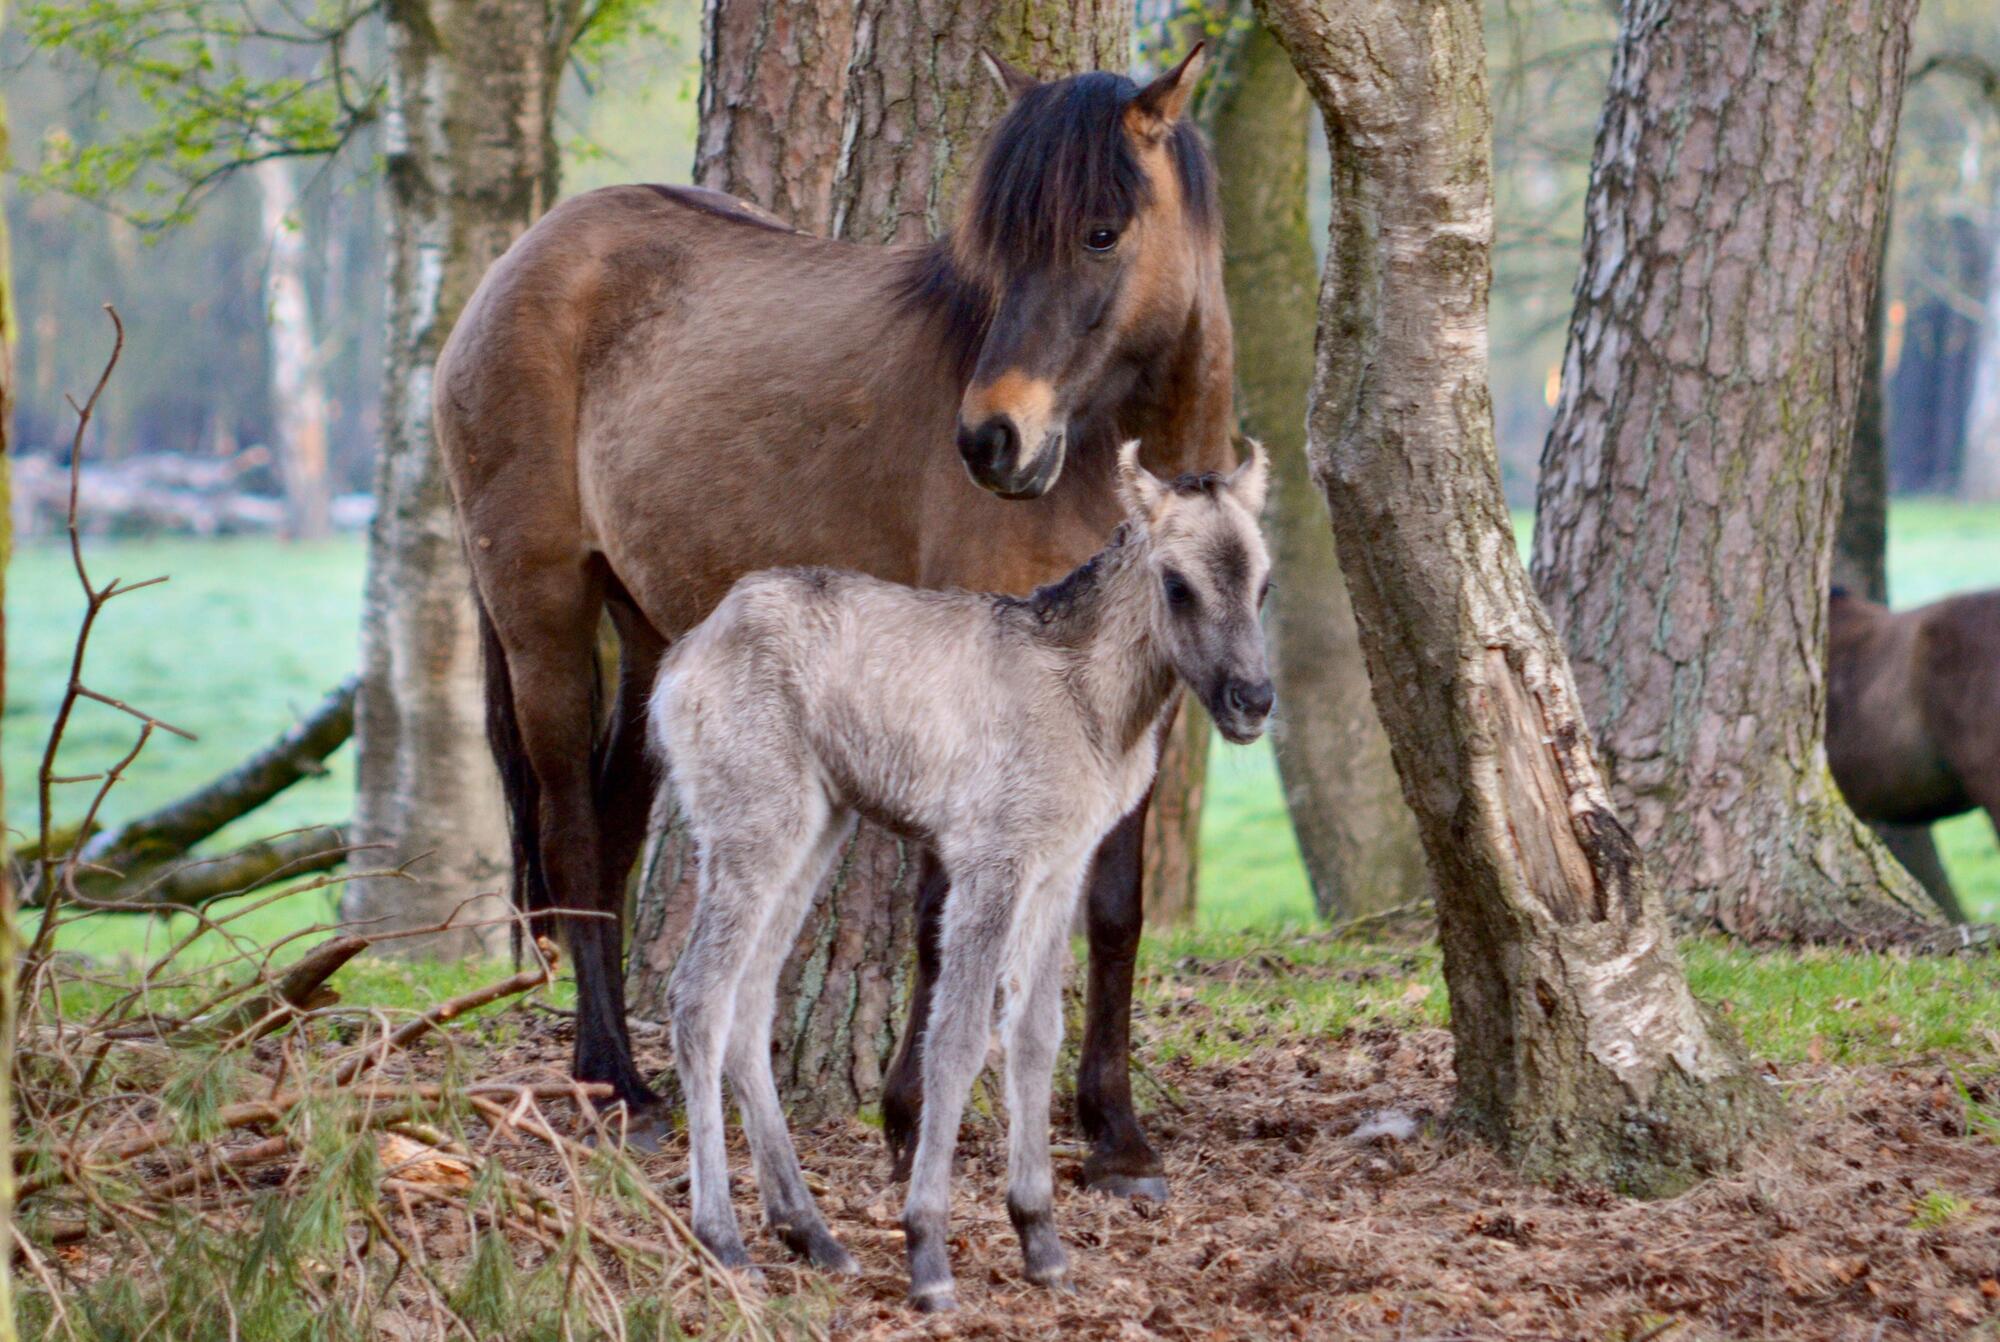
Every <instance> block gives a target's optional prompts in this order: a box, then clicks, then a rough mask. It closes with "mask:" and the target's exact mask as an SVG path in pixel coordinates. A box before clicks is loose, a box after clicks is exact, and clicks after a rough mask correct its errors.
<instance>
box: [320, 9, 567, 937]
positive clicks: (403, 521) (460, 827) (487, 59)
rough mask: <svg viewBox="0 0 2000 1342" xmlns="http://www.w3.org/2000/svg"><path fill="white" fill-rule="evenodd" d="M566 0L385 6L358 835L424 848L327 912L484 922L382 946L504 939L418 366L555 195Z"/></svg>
mask: <svg viewBox="0 0 2000 1342" xmlns="http://www.w3.org/2000/svg"><path fill="white" fill-rule="evenodd" d="M580 11H581V5H580V3H572V2H571V0H564V3H561V4H557V5H549V4H544V3H541V0H393V3H391V4H390V5H389V6H388V9H387V11H386V17H387V29H388V37H389V57H390V60H389V95H388V107H387V113H386V123H387V124H386V129H385V140H386V144H385V152H386V159H387V179H388V201H389V294H390V298H389V314H388V327H389V329H388V333H387V347H388V355H387V364H388V367H387V372H386V384H385V387H384V394H383V408H382V420H383V425H384V434H383V442H382V450H381V457H380V461H379V464H378V466H377V469H376V483H375V500H376V510H375V521H374V523H373V526H372V527H371V529H370V531H369V537H368V574H367V582H366V587H365V589H364V596H363V613H362V639H361V642H362V650H361V651H362V657H361V663H362V665H361V692H360V698H359V701H358V703H357V706H356V710H355V737H356V745H357V748H358V761H357V772H358V775H359V778H358V781H359V795H358V797H357V800H356V805H355V811H354V836H353V837H354V840H355V842H357V843H363V844H375V845H381V858H380V862H381V864H382V865H389V864H393V863H399V862H406V861H410V860H413V859H417V858H420V857H421V858H422V859H423V860H422V861H421V862H418V863H417V865H416V866H415V867H414V868H413V869H412V875H413V877H414V879H409V880H366V881H356V882H353V883H350V884H349V885H347V886H346V887H345V892H344V895H343V899H342V906H341V908H342V913H343V915H344V916H345V917H347V918H349V919H350V920H361V919H370V920H374V922H373V925H374V926H375V927H378V928H385V929H390V928H398V927H421V926H424V925H427V924H430V923H436V922H442V921H444V919H445V918H447V917H454V916H455V918H456V921H457V922H458V923H460V924H462V925H465V924H472V923H484V924H485V925H484V926H479V927H473V926H464V927H463V930H458V931H454V932H449V933H443V934H439V935H438V936H436V937H432V938H424V939H421V942H420V941H419V939H414V938H413V939H408V940H402V941H396V942H392V943H390V945H392V946H394V947H396V948H397V949H398V950H399V951H401V952H403V953H430V954H438V955H449V954H465V953H469V952H473V951H478V950H489V951H497V950H499V949H501V948H502V947H504V946H505V945H506V944H507V928H506V927H505V926H503V925H501V921H502V920H504V918H505V917H506V915H507V902H506V899H505V897H504V895H502V894H501V893H499V892H500V890H501V888H502V886H503V885H504V884H505V881H506V874H507V868H508V861H509V846H508V840H507V827H506V822H505V818H504V814H503V811H502V806H501V799H500V784H499V778H498V775H497V774H496V772H495V770H494V767H493V760H492V757H491V755H490V754H489V753H488V751H487V746H486V737H485V729H484V708H483V700H482V696H481V691H480V669H479V643H478V638H477V633H476V630H475V627H474V623H473V615H472V606H471V600H470V596H469V593H470V591H471V584H470V580H469V578H468V576H467V573H466V567H465V559H464V555H463V553H462V551H461V550H460V542H459V535H458V527H457V523H456V522H455V520H454V518H453V516H452V508H451V498H450V494H449V491H448V490H447V489H446V486H445V480H444V474H443V470H442V467H441V465H440V463H439V461H438V457H437V451H436V448H435V445H434V443H433V441H432V438H431V375H432V371H433V369H434V367H435V365H436V362H437V355H438V351H439V350H440V349H441V348H442V346H443V344H444V338H445V336H446V335H447V334H448V333H449V332H450V330H451V326H452V323H453V322H454V321H456V320H457V317H458V313H459V310H460V309H461V308H462V307H463V306H464V304H465V300H466V299H467V298H469V297H470V296H471V294H472V290H473V288H474V286H475V285H477V284H478V282H479V278H480V276H481V275H483V274H484V273H485V271H486V268H487V267H488V266H489V265H491V264H492V263H493V261H494V260H495V259H496V258H498V257H499V255H500V254H501V253H502V252H504V251H505V250H506V249H507V247H508V245H509V244H510V243H512V242H513V240H514V239H515V238H517V237H519V236H520V235H521V233H522V232H524V231H525V230H526V229H527V227H528V226H529V225H530V224H531V223H533V222H534V220H535V218H536V216H537V215H539V214H540V213H541V211H542V210H543V209H544V208H545V207H546V206H547V205H548V203H549V201H550V198H551V195H552V190H553V184H554V178H555V163H556V148H557V147H556V142H555V137H554V136H553V135H552V134H551V131H550V119H551V116H552V114H553V111H554V106H555V94H556V87H557V80H558V78H559V76H560V74H561V71H562V67H563V62H564V59H565V58H566V56H567V53H568V51H569V47H570V44H571V43H572V42H573V41H574V40H575V36H576V33H577V31H578V24H579V23H580V22H581V16H580Z"/></svg>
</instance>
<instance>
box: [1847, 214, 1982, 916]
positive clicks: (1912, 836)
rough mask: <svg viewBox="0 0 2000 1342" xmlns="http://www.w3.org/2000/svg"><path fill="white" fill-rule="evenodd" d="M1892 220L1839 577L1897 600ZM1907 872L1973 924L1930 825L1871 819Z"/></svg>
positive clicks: (1884, 246)
mask: <svg viewBox="0 0 2000 1342" xmlns="http://www.w3.org/2000/svg"><path fill="white" fill-rule="evenodd" d="M1888 256H1889V224H1888V222H1887V221H1886V220H1885V221H1884V223H1883V226H1882V230H1881V238H1880V241H1879V242H1878V243H1877V244H1876V248H1875V297H1874V299H1873V300H1872V301H1871V302H1870V303H1869V305H1868V331H1867V334H1866V335H1865V336H1864V337H1863V340H1864V344H1863V346H1862V350H1863V356H1864V358H1865V359H1866V362H1865V363H1864V364H1863V365H1862V369H1861V395H1860V397H1859V400H1858V403H1857V405H1856V407H1855V411H1854V442H1853V445H1852V446H1851V447H1850V448H1849V449H1848V454H1847V470H1846V472H1845V474H1844V475H1843V477H1842V479H1841V484H1840V525H1839V527H1838V528H1837V529H1836V530H1835V532H1834V539H1833V582H1834V585H1835V586H1837V587H1845V588H1847V589H1848V590H1849V591H1851V592H1856V593H1859V594H1860V595H1862V596H1865V597H1867V598H1868V599H1869V600H1870V601H1879V602H1881V603H1882V604H1883V605H1887V604H1888V603H1889V443H1888V432H1887V428H1888V426H1887V425H1886V424H1885V423H1884V416H1883V409H1884V405H1883V402H1884V400H1885V397H1884V395H1883V393H1884V391H1885V388H1884V387H1883V385H1882V375H1883V368H1884V366H1885V363H1886V359H1885V355H1886V352H1887V351H1886V349H1885V344H1886V341H1887V336H1888V321H1887V318H1888V312H1887V308H1888V305H1889V295H1888V292H1887V289H1888V286H1887V270H1888ZM1869 828H1870V829H1872V830H1874V831H1875V837H1876V838H1878V839H1880V840H1881V841H1882V846H1883V847H1885V848H1887V849H1888V850H1889V852H1890V854H1891V855H1892V856H1893V857H1894V858H1895V859H1896V861H1898V862H1900V863H1902V864H1903V870H1905V871H1907V872H1909V873H1910V875H1912V876H1914V877H1916V878H1917V883H1918V884H1919V885H1921V886H1923V888H1924V891H1925V893H1926V894H1928V895H1929V896H1930V897H1931V902H1932V903H1934V904H1936V905H1937V907H1938V912H1939V913H1942V914H1943V915H1944V916H1945V917H1946V918H1948V919H1950V920H1951V921H1952V922H1955V923H1962V922H1964V921H1965V910H1964V909H1963V908H1962V907H1961V906H1960V905H1959V902H1958V892H1957V891H1955V890H1953V889H1952V887H1951V877H1950V876H1949V875H1947V874H1946V872H1945V869H1944V861H1943V859H1941V858H1940V857H1939V856H1938V850H1937V841H1936V840H1935V839H1934V838H1932V837H1931V827H1930V826H1929V825H1884V824H1877V823H1870V825H1869Z"/></svg>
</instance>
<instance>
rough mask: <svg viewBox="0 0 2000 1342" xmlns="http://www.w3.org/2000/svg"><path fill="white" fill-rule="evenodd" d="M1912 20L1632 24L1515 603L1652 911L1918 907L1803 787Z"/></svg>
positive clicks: (1716, 14) (1868, 848)
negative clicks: (1639, 865)
mask: <svg viewBox="0 0 2000 1342" xmlns="http://www.w3.org/2000/svg"><path fill="white" fill-rule="evenodd" d="M1915 8H1916V5H1915V0H1803V2H1801V3H1791V4H1786V5H1783V6H1779V5H1776V4H1775V3H1770V2H1768V0H1681V2H1680V3H1672V4H1670V3H1667V2H1666V0H1633V3H1631V4H1628V5H1627V7H1626V9H1625V20H1624V28H1623V33H1622V35H1621V38H1620V41H1619V46H1618V51H1617V55H1616V56H1615V58H1614V60H1613V64H1612V74H1611V88H1610V94H1609V98H1608V102H1607V104H1606V108H1605V114H1604V118H1603V120H1602V122H1601V123H1600V125H1599V130H1598V138H1597V151H1596V157H1595V161H1594V163H1593V165H1592V171H1591V188H1590V193H1589V196H1588V198H1587V200H1586V203H1585V220H1584V223H1585V228H1584V252H1583V268H1582V272H1581V274H1580V275H1579V277H1578V280H1577V289H1576V310H1575V314H1574V316H1573V317H1572V319H1571V324H1570V340H1569V349H1568V353H1567V354H1566V356H1565V358H1564V363H1563V391H1562V399H1561V402H1560V403H1559V405H1558V407H1557V410H1556V420H1555V425H1554V427H1553V428H1552V429H1551V430H1550V433H1549V441H1548V446H1547V448H1546V450H1545V451H1544V454H1543V457H1542V475H1541V484H1540V488H1539V490H1538V495H1537V521H1536V526H1535V560H1534V563H1535V577H1536V581H1537V583H1538V585H1539V587H1540V590H1541V593H1542V597H1543V599H1544V600H1545V601H1547V602H1548V605H1549V612H1550V614H1551V616H1552V617H1553V618H1554V620H1555V622H1556V625H1557V627H1558V628H1560V629H1561V630H1563V633H1564V636H1565V638H1566V639H1567V641H1568V645H1569V649H1570V654H1571V656H1572V658H1573V659H1574V665H1575V668H1576V675H1577V683H1578V686H1579V688H1580V690H1581V691H1582V694H1583V702H1584V703H1585V705H1586V706H1587V708H1588V711H1589V713H1590V716H1591V721H1592V722H1593V724H1594V725H1595V726H1596V727H1597V730H1598V743H1599V746H1600V748H1601V750H1602V752H1603V753H1602V756H1601V758H1602V760H1603V763H1604V766H1605V768H1606V770H1607V772H1608V773H1609V775H1610V777H1611V780H1612V788H1613V796H1614V797H1615V798H1616V800H1617V802H1618V804H1619V808H1620V811H1621V813H1622V814H1624V815H1625V816H1627V817H1628V818H1629V820H1630V821H1631V824H1632V829H1633V834H1634V836H1635V837H1636V838H1637V839H1638V842H1639V846H1640V848H1641V850H1642V851H1644V852H1645V853H1646V855H1647V858H1648V861H1649V862H1650V864H1651V865H1652V867H1653V870H1654V871H1655V872H1656V873H1657V875H1658V879H1659V880H1660V882H1661V885H1662V887H1663V888H1664V889H1665V890H1666V892H1667V898H1668V903H1669V905H1670V907H1672V908H1673V909H1674V911H1675V913H1676V914H1677V915H1678V916H1680V917H1682V918H1685V919H1687V920H1690V921H1693V922H1698V923H1702V924H1708V925H1713V926H1720V927H1722V928H1725V929H1727V930H1728V931H1730V932H1733V933H1736V934H1737V935H1740V936H1744V937H1751V938H1785V939H1792V938H1798V937H1807V938H1827V939H1840V940H1862V941H1868V940H1877V939H1882V938H1898V937H1902V936H1906V935H1909V934H1911V933H1913V932H1916V931H1919V930H1925V929H1928V928H1929V926H1930V925H1931V924H1932V922H1933V921H1934V917H1935V915H1934V913H1933V911H1932V910H1931V908H1930V901H1929V900H1928V899H1926V898H1925V896H1924V895H1923V892H1922V891H1921V890H1919V889H1918V888H1917V886H1916V883H1915V882H1914V881H1913V880H1911V879H1910V877H1909V875H1908V874H1907V873H1906V872H1904V871H1903V869H1902V868H1901V867H1900V866H1899V865H1897V864H1896V863H1895V862H1894V861H1893V860H1891V859H1890V857H1889V855H1888V853H1887V852H1885V851H1884V850H1883V848H1882V846H1881V845H1880V844H1879V843H1878V842H1876V840H1875V838H1874V836H1873V835H1871V834H1870V833H1869V832H1868V830H1867V828H1866V826H1864V825H1862V824H1861V822H1860V821H1858V820H1857V819H1855V817H1854V815H1853V813H1852V812H1850V811H1849V810H1848V808H1847V804H1846V802H1844V801H1843V800H1842V799H1841V796H1840V793H1839V791H1838V789H1837V788H1836V787H1835V786H1834V784H1833V779H1832V775H1831V774H1830V773H1829V772H1828V770H1827V765H1826V752H1825V743H1824V729H1825V718H1826V677H1825V667H1824V661H1825V648H1826V593H1827V587H1828V579H1829V564H1830V558H1831V552H1832V540H1833V531H1834V520H1835V514H1836V511H1837V509H1838V507H1839V502H1840V500H1839V488H1840V481H1841V478H1842V473H1843V472H1844V470H1845V469H1846V464H1847V457H1848V451H1849V444H1850V442H1851V440H1852V437H1853V432H1854V415H1855V404H1856V398H1857V396H1858V395H1859V392H1860V387H1861V382H1862V370H1863V367H1864V365H1865V362H1866V358H1865V347H1864V341H1863V336H1864V334H1865V330H1866V326H1867V319H1868V310H1869V306H1870V303H1871V301H1872V299H1873V296H1874V289H1875V269H1876V255H1877V252H1878V247H1879V242H1880V230H1881V229H1882V228H1883V227H1884V224H1885V220H1886V217H1887V206H1888V199H1889V188H1890V172H1891V168H1892V166H1893V163H1894V148H1895V138H1896V120H1897V112H1898V108H1899V104H1900V100H1901V95H1902V88H1903V68H1904V63H1905V59H1906V57H1907V54H1908V46H1909V25H1910V19H1911V16H1912V14H1913V13H1914V11H1915Z"/></svg>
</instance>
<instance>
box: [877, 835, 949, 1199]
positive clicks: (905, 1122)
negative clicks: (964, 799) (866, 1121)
mask: <svg viewBox="0 0 2000 1342" xmlns="http://www.w3.org/2000/svg"><path fill="white" fill-rule="evenodd" d="M920 861H921V862H922V864H923V865H922V867H921V869H920V870H919V872H918V875H917V977H916V982H915V983H914V984H912V985H911V988H910V1013H909V1016H908V1018H907V1019H906V1020H905V1021H904V1023H903V1042H902V1044H901V1046H899V1047H898V1048H897V1050H896V1060H895V1061H894V1062H892V1063H890V1064H889V1075H888V1076H887V1077H886V1078H885V1079H884V1080H883V1082H882V1135H883V1137H884V1138H886V1139H887V1140H888V1143H889V1157H890V1159H891V1160H892V1161H893V1162H894V1164H895V1170H894V1173H893V1174H892V1175H891V1176H890V1177H891V1178H893V1179H896V1180H897V1181H899V1182H900V1181H901V1180H904V1179H908V1178H909V1177H910V1157H911V1156H913V1155H915V1154H916V1150H917V1120H918V1117H919V1116H920V1115H921V1114H922V1112H923V1107H924V1069H923V1063H922V1057H923V1040H924V1026H925V1024H926V1022H928V1021H929V1020H930V1014H931V991H932V987H933V985H935V984H936V982H937V974H938V941H939V938H940V937H941V936H942V935H943V929H944V901H945V896H946V895H947V894H949V893H950V890H951V883H950V881H948V880H947V879H946V878H945V874H944V864H943V863H942V862H940V861H938V858H937V854H936V853H934V852H932V851H931V850H930V849H929V848H928V847H926V848H924V850H923V856H922V857H921V859H920Z"/></svg>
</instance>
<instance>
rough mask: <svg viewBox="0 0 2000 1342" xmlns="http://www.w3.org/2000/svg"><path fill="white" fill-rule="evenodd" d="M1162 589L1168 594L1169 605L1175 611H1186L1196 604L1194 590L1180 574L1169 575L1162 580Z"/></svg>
mask: <svg viewBox="0 0 2000 1342" xmlns="http://www.w3.org/2000/svg"><path fill="white" fill-rule="evenodd" d="M1160 587H1161V588H1162V590H1164V591H1165V592H1166V594H1167V604H1168V605H1169V606H1171V607H1173V608H1174V609H1175V610H1186V609H1187V608H1188V607H1189V606H1192V605H1193V604H1194V588H1192V587H1190V586H1188V582H1187V579H1186V578H1183V577H1182V576H1181V575H1180V574H1178V573H1173V572H1169V573H1167V574H1166V575H1165V576H1164V577H1162V578H1161V579H1160Z"/></svg>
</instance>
